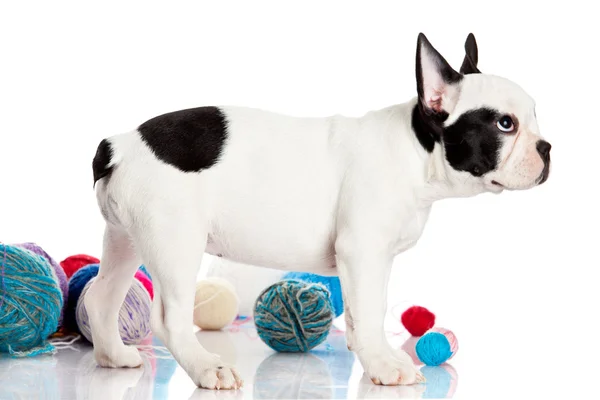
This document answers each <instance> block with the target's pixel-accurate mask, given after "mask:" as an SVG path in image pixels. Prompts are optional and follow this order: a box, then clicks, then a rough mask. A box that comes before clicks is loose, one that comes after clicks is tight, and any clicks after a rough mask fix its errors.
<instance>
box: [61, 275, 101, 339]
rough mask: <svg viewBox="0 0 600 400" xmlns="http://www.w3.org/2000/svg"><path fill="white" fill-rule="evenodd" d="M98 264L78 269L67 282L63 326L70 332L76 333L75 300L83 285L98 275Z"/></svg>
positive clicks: (77, 298) (77, 329) (79, 294)
mask: <svg viewBox="0 0 600 400" xmlns="http://www.w3.org/2000/svg"><path fill="white" fill-rule="evenodd" d="M99 270H100V264H89V265H86V266H85V267H83V268H80V269H78V270H77V272H75V273H74V274H73V276H72V277H71V279H70V280H69V297H68V301H67V307H66V308H65V320H64V325H65V328H67V329H68V330H69V331H71V332H78V331H79V328H78V327H77V321H76V320H75V310H76V308H77V300H79V296H81V292H82V291H83V288H84V287H85V284H86V283H88V282H89V281H91V280H92V278H94V277H96V275H98V271H99Z"/></svg>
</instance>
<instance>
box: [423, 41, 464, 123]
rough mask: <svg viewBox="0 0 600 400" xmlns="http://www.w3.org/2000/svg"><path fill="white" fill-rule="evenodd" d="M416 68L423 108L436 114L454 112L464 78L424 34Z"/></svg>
mask: <svg viewBox="0 0 600 400" xmlns="http://www.w3.org/2000/svg"><path fill="white" fill-rule="evenodd" d="M416 67H417V68H416V72H417V93H418V94H419V101H420V102H421V104H422V106H423V107H424V108H425V109H426V110H429V111H431V112H435V113H441V112H446V113H450V112H452V110H453V109H454V106H455V105H456V101H457V100H458V94H459V89H460V88H459V83H460V81H461V79H462V78H463V76H462V75H461V74H459V73H458V72H456V71H455V70H454V69H452V67H451V66H450V64H448V62H447V61H446V60H445V59H444V57H442V56H441V55H440V53H438V51H437V50H436V49H434V48H433V46H432V45H431V43H429V40H427V38H426V37H425V35H423V34H422V33H420V34H419V39H418V40H417V65H416Z"/></svg>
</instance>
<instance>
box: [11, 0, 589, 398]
mask: <svg viewBox="0 0 600 400" xmlns="http://www.w3.org/2000/svg"><path fill="white" fill-rule="evenodd" d="M124 3H125V2H123V4H122V3H121V2H119V3H115V4H114V5H110V4H109V3H108V2H102V3H97V5H96V6H92V5H83V4H82V3H81V2H72V3H69V4H67V3H61V2H56V1H52V2H38V3H31V2H3V4H2V6H0V49H1V55H0V192H1V194H0V207H1V208H0V240H2V241H3V242H7V243H11V242H19V241H35V242H37V243H39V244H41V245H42V246H43V247H44V248H45V249H46V250H47V251H48V252H50V253H51V254H52V255H53V256H54V257H55V258H57V259H62V258H64V257H66V256H68V255H70V254H74V253H82V252H83V253H90V254H93V255H97V256H99V255H100V249H101V236H102V220H101V217H100V214H99V212H98V210H97V207H96V203H95V197H94V192H93V191H92V171H91V160H92V157H93V156H94V153H95V150H96V146H97V144H98V142H99V141H100V140H101V139H102V138H104V137H107V136H111V135H113V134H117V133H121V132H124V131H129V130H131V129H133V128H135V127H136V126H138V125H139V124H140V123H142V122H144V121H145V120H146V119H149V118H151V117H153V116H155V115H158V114H161V113H164V112H168V111H173V110H177V109H181V108H187V107H194V106H201V105H225V104H228V105H244V106H252V107H258V108H265V109H269V110H273V111H278V112H282V113H288V114H292V115H297V116H327V115H330V114H334V113H341V114H346V115H349V116H358V115H361V114H363V113H365V112H366V111H368V110H371V109H377V108H382V107H385V106H388V105H391V104H395V103H400V102H404V101H407V100H409V99H410V98H411V97H413V96H414V95H415V78H414V55H415V45H416V38H417V34H418V33H419V32H420V31H422V32H424V33H426V35H427V36H428V38H429V39H430V41H431V42H432V43H433V45H434V46H435V47H436V48H437V49H438V50H439V51H440V52H441V53H442V54H443V55H444V56H445V57H446V58H447V59H448V61H449V62H450V63H451V64H452V65H454V66H455V68H457V69H458V67H460V63H461V61H462V58H463V54H464V53H463V43H464V40H465V38H466V36H467V34H468V33H469V32H471V31H472V32H474V33H475V34H476V37H477V40H478V42H479V50H480V53H479V55H480V57H479V59H480V64H479V66H480V69H481V70H482V71H484V72H486V73H493V74H498V75H502V76H505V77H508V78H509V79H512V80H514V81H515V82H517V83H519V84H520V85H521V86H523V87H524V88H525V90H527V91H528V92H529V93H530V94H531V95H532V96H533V97H534V98H535V99H536V101H537V115H538V120H539V125H540V127H541V129H542V133H543V134H544V136H545V137H546V138H547V139H548V140H549V141H550V142H551V143H552V145H553V149H552V159H553V170H552V173H551V176H550V179H549V181H548V182H547V183H546V184H544V185H543V186H541V187H539V188H535V189H533V190H531V191H528V192H518V193H504V194H502V195H499V196H496V195H491V194H487V195H481V196H479V197H476V198H471V199H457V200H446V201H443V202H440V203H438V204H436V205H435V206H434V210H433V212H432V215H431V218H430V220H429V224H428V226H427V228H426V230H425V233H424V235H423V237H422V239H421V241H420V243H419V244H418V245H417V247H416V248H414V249H413V250H410V251H409V252H408V253H406V254H403V255H400V256H399V257H397V259H396V265H395V268H394V272H393V275H392V280H391V282H390V288H391V290H390V291H391V294H390V296H391V299H390V304H391V306H394V305H396V306H397V307H395V308H394V312H395V313H396V314H399V313H400V312H401V311H402V309H403V308H405V307H406V306H408V305H410V304H412V303H416V304H421V305H425V306H427V307H428V308H430V309H431V310H433V311H434V312H435V313H436V314H437V315H438V322H439V325H442V326H445V327H447V328H450V329H452V330H453V331H454V332H455V333H456V334H457V336H458V338H459V341H460V345H461V351H460V352H459V354H458V355H457V357H456V358H455V359H454V360H453V361H454V363H453V364H454V366H455V368H456V369H457V371H458V373H459V376H460V380H459V389H458V392H457V396H458V397H459V398H492V397H494V398H496V397H510V398H534V397H535V398H543V397H547V398H550V397H555V396H556V397H558V396H563V397H565V398H573V396H574V395H575V394H580V395H584V396H589V397H590V398H593V397H595V396H596V395H597V393H596V392H594V383H595V382H596V381H597V380H598V379H599V376H598V375H599V373H600V368H599V367H598V365H597V364H596V360H598V357H599V356H600V354H598V345H597V343H598V331H597V328H598V314H599V313H598V310H597V307H598V305H599V304H600V302H599V296H598V293H597V292H598V290H597V287H598V279H597V275H598V274H597V270H598V268H599V267H600V263H599V262H598V251H597V248H598V245H599V244H598V233H597V231H598V226H599V222H600V221H599V218H598V196H597V194H596V193H597V185H598V183H597V182H598V176H597V173H596V168H597V161H596V160H597V159H598V157H597V155H598V151H599V147H600V139H599V137H600V132H599V128H598V116H597V109H598V103H599V101H598V95H599V93H600V85H599V84H598V82H599V81H600V79H599V78H598V74H599V73H600V71H599V69H598V62H597V59H598V57H597V45H598V39H599V37H600V35H599V33H600V30H599V29H598V21H597V13H596V12H595V11H593V10H592V9H591V8H589V7H588V6H586V5H585V4H586V3H583V2H582V3H581V4H578V3H577V2H575V1H569V2H566V3H564V4H563V5H561V6H560V7H559V6H554V5H551V4H550V3H549V2H547V3H540V4H539V5H538V4H537V3H534V2H532V3H534V4H532V5H526V4H524V3H525V2H523V1H520V2H516V3H509V2H506V1H502V2H494V3H484V2H474V3H471V4H466V3H462V4H461V3H459V2H457V1H444V2H433V1H429V2H427V4H424V5H422V6H417V5H415V4H423V3H422V2H416V1H415V2H411V4H407V3H406V2H395V3H382V2H366V1H365V2H363V3H362V4H359V5H357V4H355V3H333V2H331V3H326V4H323V3H324V2H323V3H313V2H307V1H303V2H297V3H287V2H270V3H264V2H254V3H252V4H245V3H228V2H211V3H208V2H207V3H205V4H203V5H195V6H193V7H192V6H190V5H189V4H187V5H185V6H184V5H181V3H177V2H169V3H167V2H164V5H163V6H155V5H150V4H147V3H139V4H134V3H127V4H124ZM486 4H489V5H486ZM542 4H543V5H542ZM390 314H393V313H392V311H390Z"/></svg>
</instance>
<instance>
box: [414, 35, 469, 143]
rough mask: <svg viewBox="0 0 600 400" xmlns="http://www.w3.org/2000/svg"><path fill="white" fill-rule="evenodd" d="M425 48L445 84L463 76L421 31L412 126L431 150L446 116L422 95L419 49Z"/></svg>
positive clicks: (418, 41) (438, 136)
mask: <svg viewBox="0 0 600 400" xmlns="http://www.w3.org/2000/svg"><path fill="white" fill-rule="evenodd" d="M422 49H427V53H428V56H429V58H430V59H431V61H432V62H433V63H434V64H435V65H436V67H437V73H438V74H439V76H441V77H442V79H443V80H444V82H446V83H447V84H449V85H451V84H456V83H458V82H460V81H461V80H462V79H463V76H462V75H461V74H459V73H458V72H456V71H455V70H454V69H453V68H452V67H451V66H450V64H448V62H447V61H446V59H444V57H442V55H441V54H440V53H439V52H438V51H437V50H436V49H435V48H434V47H433V46H432V45H431V43H429V40H427V38H426V37H425V35H423V34H422V33H420V34H419V38H418V40H417V57H416V65H415V72H416V78H417V94H418V101H417V105H416V106H415V108H414V109H413V112H412V121H411V122H412V128H413V130H414V131H415V134H416V135H417V138H418V139H419V143H421V145H422V146H423V148H425V150H427V151H428V152H430V153H431V152H432V151H433V148H434V146H435V143H436V142H439V141H440V138H441V135H442V131H443V124H444V121H445V120H446V119H447V118H448V113H447V112H445V111H443V110H442V111H436V110H433V109H431V108H429V107H427V106H426V101H425V99H424V98H423V96H424V89H423V88H424V82H423V67H422V66H421V61H422V60H421V58H422V57H421V55H422V54H421V50H422Z"/></svg>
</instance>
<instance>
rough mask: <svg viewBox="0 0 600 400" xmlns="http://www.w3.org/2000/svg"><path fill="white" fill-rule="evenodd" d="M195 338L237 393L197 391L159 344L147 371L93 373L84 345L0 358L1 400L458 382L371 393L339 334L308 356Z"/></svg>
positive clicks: (306, 393)
mask: <svg viewBox="0 0 600 400" xmlns="http://www.w3.org/2000/svg"><path fill="white" fill-rule="evenodd" d="M197 335H198V338H199V340H200V341H201V342H202V344H203V345H204V346H205V347H206V348H207V349H208V350H210V351H212V352H215V353H218V354H220V355H221V357H222V359H223V360H225V361H226V362H229V363H234V364H235V365H236V366H237V369H238V371H239V372H240V374H241V375H242V377H243V378H244V380H245V383H244V387H243V388H242V389H241V390H238V391H218V392H216V391H210V390H202V389H196V388H195V387H194V385H193V383H192V382H191V380H190V379H189V378H188V376H187V375H186V374H185V372H184V371H183V370H181V368H180V367H179V366H178V365H177V363H176V362H175V360H173V359H172V358H171V357H170V355H169V354H168V352H167V353H166V352H164V350H163V349H164V348H162V346H161V345H160V343H157V342H154V343H152V342H149V343H148V345H147V346H145V348H143V350H142V355H143V359H144V366H143V368H136V369H105V368H98V367H96V364H95V362H94V357H93V352H92V348H91V346H89V345H87V344H83V343H82V344H78V345H76V346H74V347H73V348H72V349H62V350H60V351H59V352H58V353H57V354H56V355H54V356H40V357H36V358H31V359H10V358H0V399H14V398H16V399H50V400H54V399H92V400H94V399H123V398H125V399H144V400H146V399H218V398H224V399H251V398H255V399H300V398H311V399H330V398H335V399H346V398H349V399H353V398H450V397H452V395H453V394H454V392H455V390H456V384H457V381H458V375H457V373H456V371H455V370H454V369H453V368H452V367H451V366H450V365H448V364H444V365H442V366H439V367H422V368H421V371H422V372H423V373H424V374H425V376H426V378H427V384H425V385H412V386H396V387H391V386H390V387H385V386H375V385H373V384H372V383H371V381H370V379H368V378H366V377H363V371H362V368H361V366H360V364H359V363H358V362H357V360H356V358H355V357H354V355H353V354H352V353H351V352H349V351H348V350H347V349H346V341H345V338H344V334H343V332H341V331H339V330H334V331H332V333H331V334H330V335H329V338H328V339H327V341H326V342H325V343H324V344H322V345H320V346H319V347H317V348H316V349H314V350H313V351H311V352H310V353H306V354H281V353H275V352H273V351H272V350H271V349H269V348H268V347H267V346H266V345H264V344H263V343H262V341H261V340H260V339H259V338H258V337H257V335H256V331H255V330H254V328H253V326H252V325H251V324H245V325H241V326H234V327H232V328H230V329H229V330H228V331H223V332H198V334H197Z"/></svg>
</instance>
